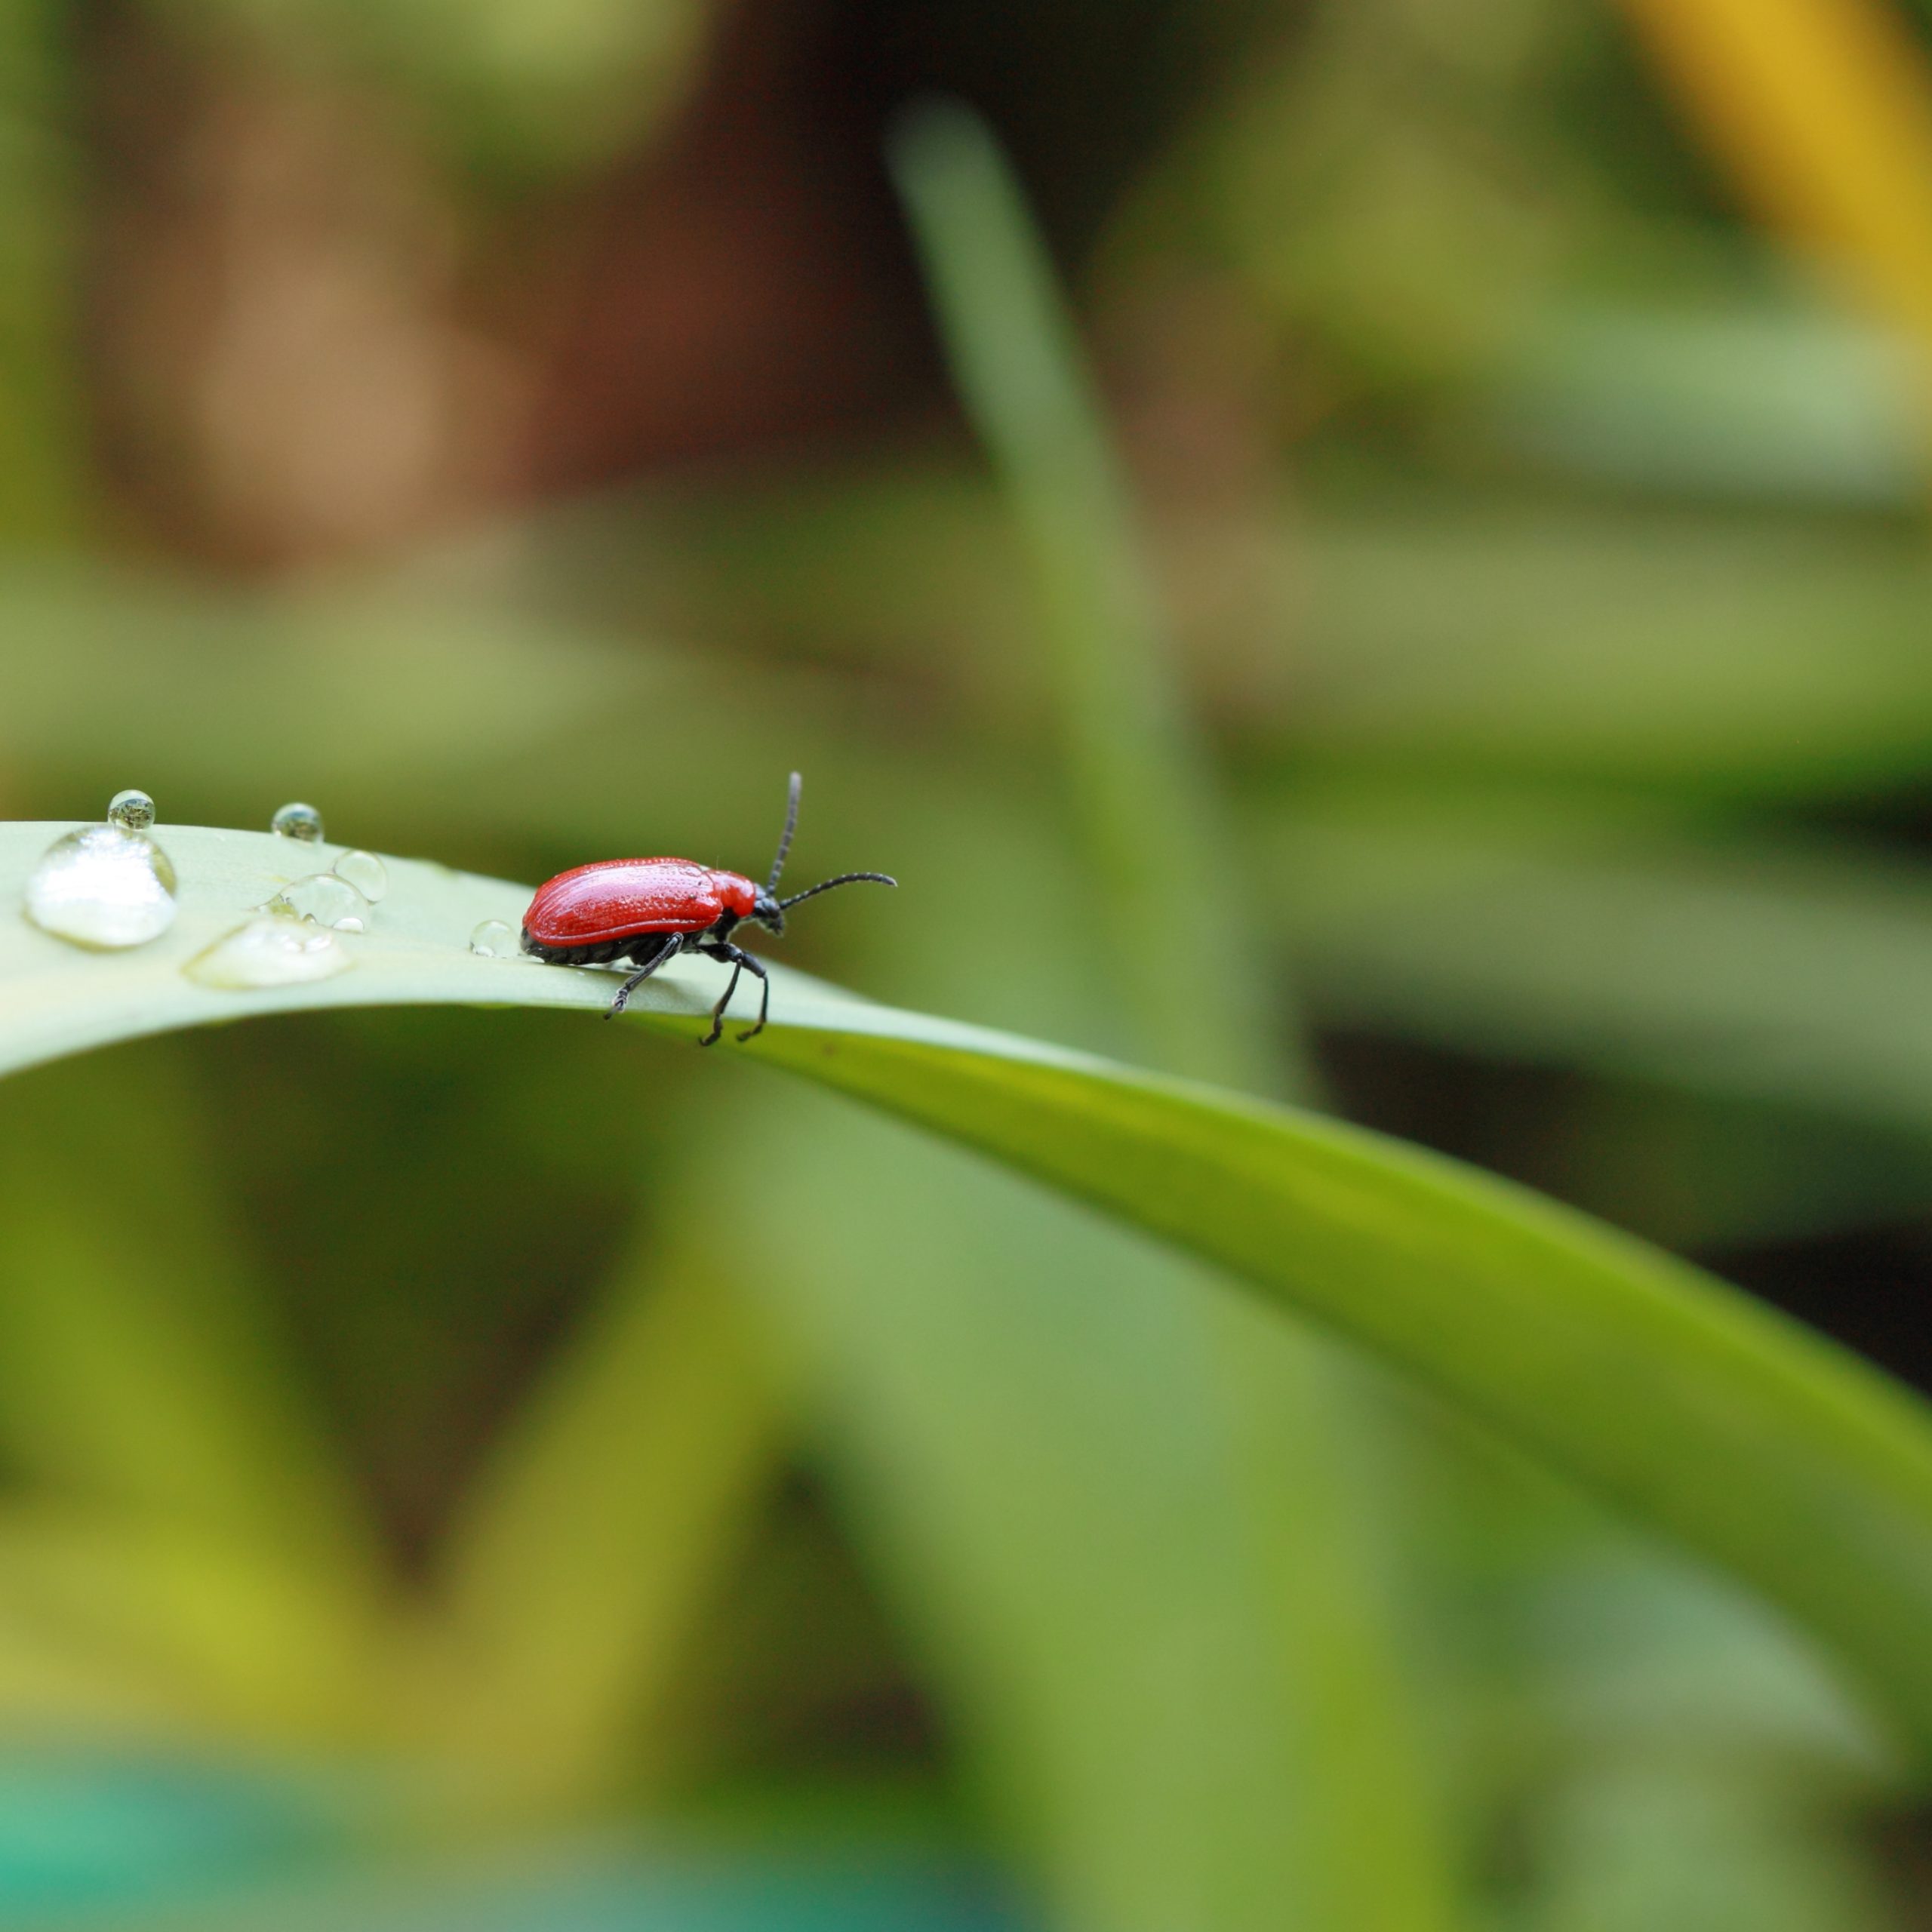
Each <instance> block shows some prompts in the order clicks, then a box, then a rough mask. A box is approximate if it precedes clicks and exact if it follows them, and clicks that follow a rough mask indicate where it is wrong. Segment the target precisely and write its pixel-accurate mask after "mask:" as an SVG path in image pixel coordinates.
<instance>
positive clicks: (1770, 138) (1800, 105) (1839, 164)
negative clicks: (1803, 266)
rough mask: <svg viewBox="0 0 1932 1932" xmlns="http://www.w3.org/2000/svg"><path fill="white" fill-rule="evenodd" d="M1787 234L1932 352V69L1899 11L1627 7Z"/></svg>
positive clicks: (1670, 3) (1875, 7)
mask: <svg viewBox="0 0 1932 1932" xmlns="http://www.w3.org/2000/svg"><path fill="white" fill-rule="evenodd" d="M1624 8H1625V11H1626V12H1627V13H1628V14H1629V16H1630V18H1631V20H1632V23H1633V24H1634V25H1635V27H1636V29H1637V30H1638V34H1639V35H1640V36H1641V38H1642V39H1643V40H1644V42H1645V43H1646V44H1647V46H1648V47H1649V48H1650V50H1651V54H1653V56H1654V57H1655V58H1656V60H1657V62H1658V63H1659V64H1660V66H1662V67H1663V70H1664V72H1665V74H1666V77H1667V78H1668V79H1669V81H1670V82H1671V84H1672V85H1673V86H1674V87H1675V89H1676V90H1677V91H1678V93H1679V94H1681V97H1682V98H1683V100H1684V106H1685V107H1686V109H1687V111H1688V114H1689V118H1690V121H1691V122H1692V125H1694V127H1696V128H1697V129H1698V131H1700V133H1701V134H1703V137H1704V138H1705V140H1706V142H1707V143H1709V146H1711V147H1712V149H1713V150H1714V151H1715V153H1716V154H1717V155H1718V158H1719V159H1720V160H1721V162H1724V164H1725V165H1727V167H1728V168H1730V171H1731V173H1732V174H1733V175H1734V177H1735V178H1736V180H1737V182H1738V183H1739V185H1740V186H1741V187H1742V189H1743V191H1744V192H1745V194H1746V195H1747V196H1748V197H1749V198H1750V199H1751V201H1752V202H1754V203H1755V205H1756V207H1757V208H1758V211H1760V212H1761V214H1763V215H1764V217H1766V218H1767V220H1769V221H1770V223H1771V225H1772V226H1773V227H1774V228H1775V229H1780V230H1782V231H1783V232H1785V233H1786V234H1787V235H1790V236H1792V238H1795V240H1797V241H1798V242H1801V243H1802V244H1804V245H1806V246H1807V247H1809V248H1812V249H1814V250H1815V251H1818V252H1819V253H1820V254H1823V256H1824V257H1826V259H1827V260H1829V262H1831V263H1832V264H1833V265H1835V266H1837V267H1838V268H1840V269H1846V270H1848V271H1850V273H1851V274H1853V275H1854V276H1856V278H1857V281H1858V282H1859V284H1860V285H1861V287H1862V289H1863V293H1864V295H1865V297H1866V300H1868V302H1869V303H1871V304H1872V307H1873V308H1874V309H1875V310H1876V311H1877V312H1878V313H1880V314H1881V315H1885V316H1886V317H1887V318H1889V319H1891V320H1893V321H1896V322H1897V324H1898V325H1900V327H1901V328H1905V329H1907V330H1909V331H1911V332H1912V333H1913V334H1915V335H1916V336H1917V337H1918V339H1919V340H1920V341H1921V343H1926V344H1928V345H1932V66H1928V64H1927V60H1926V59H1925V56H1924V51H1923V50H1922V48H1921V46H1920V44H1919V43H1918V41H1917V40H1916V39H1915V38H1914V36H1913V35H1912V32H1910V30H1909V28H1908V27H1907V26H1906V22H1905V20H1904V19H1903V17H1902V16H1901V14H1900V12H1899V11H1898V10H1897V7H1896V5H1894V4H1893V0H1624Z"/></svg>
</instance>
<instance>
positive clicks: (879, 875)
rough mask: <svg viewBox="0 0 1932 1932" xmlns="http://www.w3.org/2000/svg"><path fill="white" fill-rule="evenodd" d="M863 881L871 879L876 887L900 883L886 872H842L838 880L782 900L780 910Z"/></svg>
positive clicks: (825, 882) (830, 879)
mask: <svg viewBox="0 0 1932 1932" xmlns="http://www.w3.org/2000/svg"><path fill="white" fill-rule="evenodd" d="M861 879H870V880H871V881H872V884H875V885H897V884H898V883H899V881H897V879H896V878H889V877H888V875H886V874H885V873H884V872H841V873H840V874H839V875H838V877H837V878H829V879H826V880H823V881H821V882H820V884H817V885H814V886H813V887H811V888H810V889H809V890H808V891H804V892H795V893H793V894H792V896H791V897H790V898H789V899H781V900H779V902H778V909H779V911H780V912H785V911H786V910H787V909H789V908H790V907H792V906H795V905H797V904H798V901H799V900H801V899H816V898H817V897H818V896H819V894H820V893H821V892H829V891H831V890H832V888H833V887H834V886H835V885H856V884H858V882H859V881H860V880H861Z"/></svg>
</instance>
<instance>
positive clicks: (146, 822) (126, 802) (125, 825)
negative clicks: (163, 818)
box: [107, 791, 154, 832]
mask: <svg viewBox="0 0 1932 1932" xmlns="http://www.w3.org/2000/svg"><path fill="white" fill-rule="evenodd" d="M107 822H108V823H109V825H118V826H119V827H120V828H121V829H122V831H123V832H145V831H146V829H148V827H149V826H151V825H152V824H153V823H154V801H153V800H152V798H149V796H148V795H147V794H146V792H136V791H126V792H115V795H113V797H112V798H110V799H109V800H108V801H107Z"/></svg>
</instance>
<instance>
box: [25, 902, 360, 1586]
mask: <svg viewBox="0 0 1932 1932" xmlns="http://www.w3.org/2000/svg"><path fill="white" fill-rule="evenodd" d="M13 923H15V922H14V921H9V922H8V924H13ZM4 1101H5V1104H4V1106H0V1146H4V1149H5V1157H4V1159H0V1441H4V1442H5V1444H6V1445H7V1447H8V1449H9V1450H10V1451H11V1455H12V1457H13V1459H14V1461H15V1463H16V1464H17V1466H20V1467H22V1468H23V1469H26V1470H28V1471H29V1472H32V1475H34V1476H35V1478H37V1479H38V1481H40V1482H41V1483H42V1484H45V1485H48V1486H49V1487H51V1489H52V1491H54V1492H55V1493H57V1494H61V1493H64V1494H67V1495H69V1496H70V1497H73V1498H74V1499H75V1500H76V1501H83V1502H92V1503H97V1504H98V1503H109V1504H113V1505H117V1506H122V1507H124V1508H127V1509H138V1510H142V1511H146V1512H151V1513H152V1514H153V1515H155V1516H157V1517H158V1518H162V1519H163V1520H164V1521H172V1522H174V1523H175V1524H177V1525H180V1526H183V1527H200V1528H202V1529H203V1530H205V1531H216V1532H218V1533H220V1534H223V1535H225V1536H228V1537H233V1538H235V1539H236V1540H250V1541H253V1542H254V1543H257V1544H258V1545H259V1546H261V1547H262V1548H263V1549H266V1550H272V1551H276V1552H281V1554H282V1555H283V1556H284V1558H285V1559H288V1560H293V1561H302V1562H305V1563H306V1564H309V1565H312V1567H314V1569H315V1571H316V1572H317V1573H318V1575H319V1576H324V1577H328V1579H329V1580H330V1583H331V1586H332V1587H340V1586H347V1585H350V1584H352V1583H353V1584H354V1585H356V1586H360V1587H361V1588H363V1589H368V1587H370V1586H371V1585H372V1583H373V1582H374V1575H375V1566H374V1555H373V1552H372V1550H371V1547H370V1539H369V1534H368V1526H367V1525H366V1524H365V1523H364V1522H363V1521H362V1520H361V1517H360V1515H359V1512H358V1509H357V1508H356V1506H355V1502H354V1500H353V1499H352V1497H351V1496H350V1495H349V1492H348V1489H347V1486H346V1484H345V1483H344V1482H343V1480H342V1478H341V1476H340V1472H339V1471H338V1469H337V1467H336V1466H335V1464H334V1462H333V1460H331V1457H329V1455H328V1452H327V1451H326V1450H325V1447H324V1445H323V1443H322V1441H321V1435H320V1432H319V1429H318V1427H317V1426H315V1418H314V1417H313V1415H312V1413H311V1409H310V1404H309V1399H308V1397H307V1393H306V1391H304V1390H303V1389H302V1388H301V1387H300V1386H299V1383H298V1381H297V1377H295V1374H294V1370H293V1367H292V1366H291V1362H290V1361H289V1360H288V1358H287V1357H286V1356H285V1355H284V1354H283V1353H282V1352H281V1351H280V1350H278V1348H277V1347H276V1346H275V1341H274V1338H273V1337H272V1334H270V1333H269V1331H267V1330H266V1327H265V1326H264V1323H263V1308H262V1306H261V1305H260V1303H259V1301H258V1300H257V1294H258V1289H257V1284H255V1283H254V1281H251V1280H250V1279H249V1278H248V1276H247V1275H246V1274H245V1272H243V1269H242V1263H241V1261H240V1259H239V1257H238V1255H237V1254H235V1251H234V1249H233V1247H232V1244H231V1242H230V1241H229V1239H228V1238H227V1237H226V1231H225V1230H224V1229H223V1228H222V1227H221V1226H220V1220H219V1217H218V1214H217V1211H216V1209H215V1207H214V1201H213V1200H212V1198H211V1193H210V1190H209V1186H208V1174H207V1173H206V1169H205V1149H204V1148H203V1147H202V1146H201V1145H200V1144H199V1143H198V1137H197V1135H196V1131H195V1121H196V1109H195V1106H194V1103H193V1100H192V1096H191V1095H190V1094H189V1093H187V1092H186V1091H184V1090H183V1088H182V1086H181V1084H180V1082H179V1081H177V1080H176V1079H174V1078H171V1070H170V1069H169V1068H168V1066H167V1064H166V1063H165V1058H164V1057H158V1056H157V1055H155V1054H152V1053H149V1054H146V1055H144V1056H143V1057H142V1059H141V1060H140V1062H139V1063H137V1064H136V1065H132V1066H131V1065H128V1064H126V1063H109V1062H96V1063H92V1064H91V1065H89V1066H85V1067H82V1068H76V1069H69V1070H68V1072H66V1074H65V1075H64V1076H63V1078H61V1079H60V1080H59V1081H33V1082H31V1083H23V1084H21V1085H20V1086H18V1087H16V1088H11V1089H10V1090H9V1091H8V1093H7V1094H5V1097H4ZM318 1238H325V1237H323V1236H322V1235H321V1232H320V1230H319V1229H318Z"/></svg>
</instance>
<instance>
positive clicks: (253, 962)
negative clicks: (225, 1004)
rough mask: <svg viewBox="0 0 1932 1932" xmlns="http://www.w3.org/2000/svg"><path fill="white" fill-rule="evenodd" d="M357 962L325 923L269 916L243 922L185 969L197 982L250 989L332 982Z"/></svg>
mask: <svg viewBox="0 0 1932 1932" xmlns="http://www.w3.org/2000/svg"><path fill="white" fill-rule="evenodd" d="M353 964H355V961H354V959H353V958H351V956H350V955H349V949H348V948H347V947H346V946H344V945H343V943H342V942H341V940H339V939H337V937H336V936H335V934H334V933H333V932H331V931H329V930H328V928H326V927H322V926H318V925H315V924H312V922H310V921H308V920H306V919H298V918H289V917H288V916H287V915H281V914H269V915H265V916H263V917H262V918H254V919H251V920H250V921H248V924H246V925H245V926H238V927H237V928H235V931H233V932H232V933H229V934H228V935H227V936H226V937H225V938H222V939H218V940H216V941H215V943H214V945H212V946H210V947H208V949H207V950H206V951H205V952H198V953H197V954H195V956H194V958H192V959H191V960H189V961H188V963H187V964H186V965H185V966H183V968H182V969H181V970H182V971H183V973H185V974H186V975H187V976H188V977H189V979H191V980H194V981H195V982H196V983H198V985H201V986H214V987H217V988H219V989H221V990H222V991H223V992H253V991H254V990H255V989H257V988H260V987H263V986H299V985H300V984H302V983H304V982H305V981H308V980H332V979H334V977H335V976H336V975H337V974H338V973H346V972H347V971H349V968H350V967H351V966H352V965H353Z"/></svg>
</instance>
